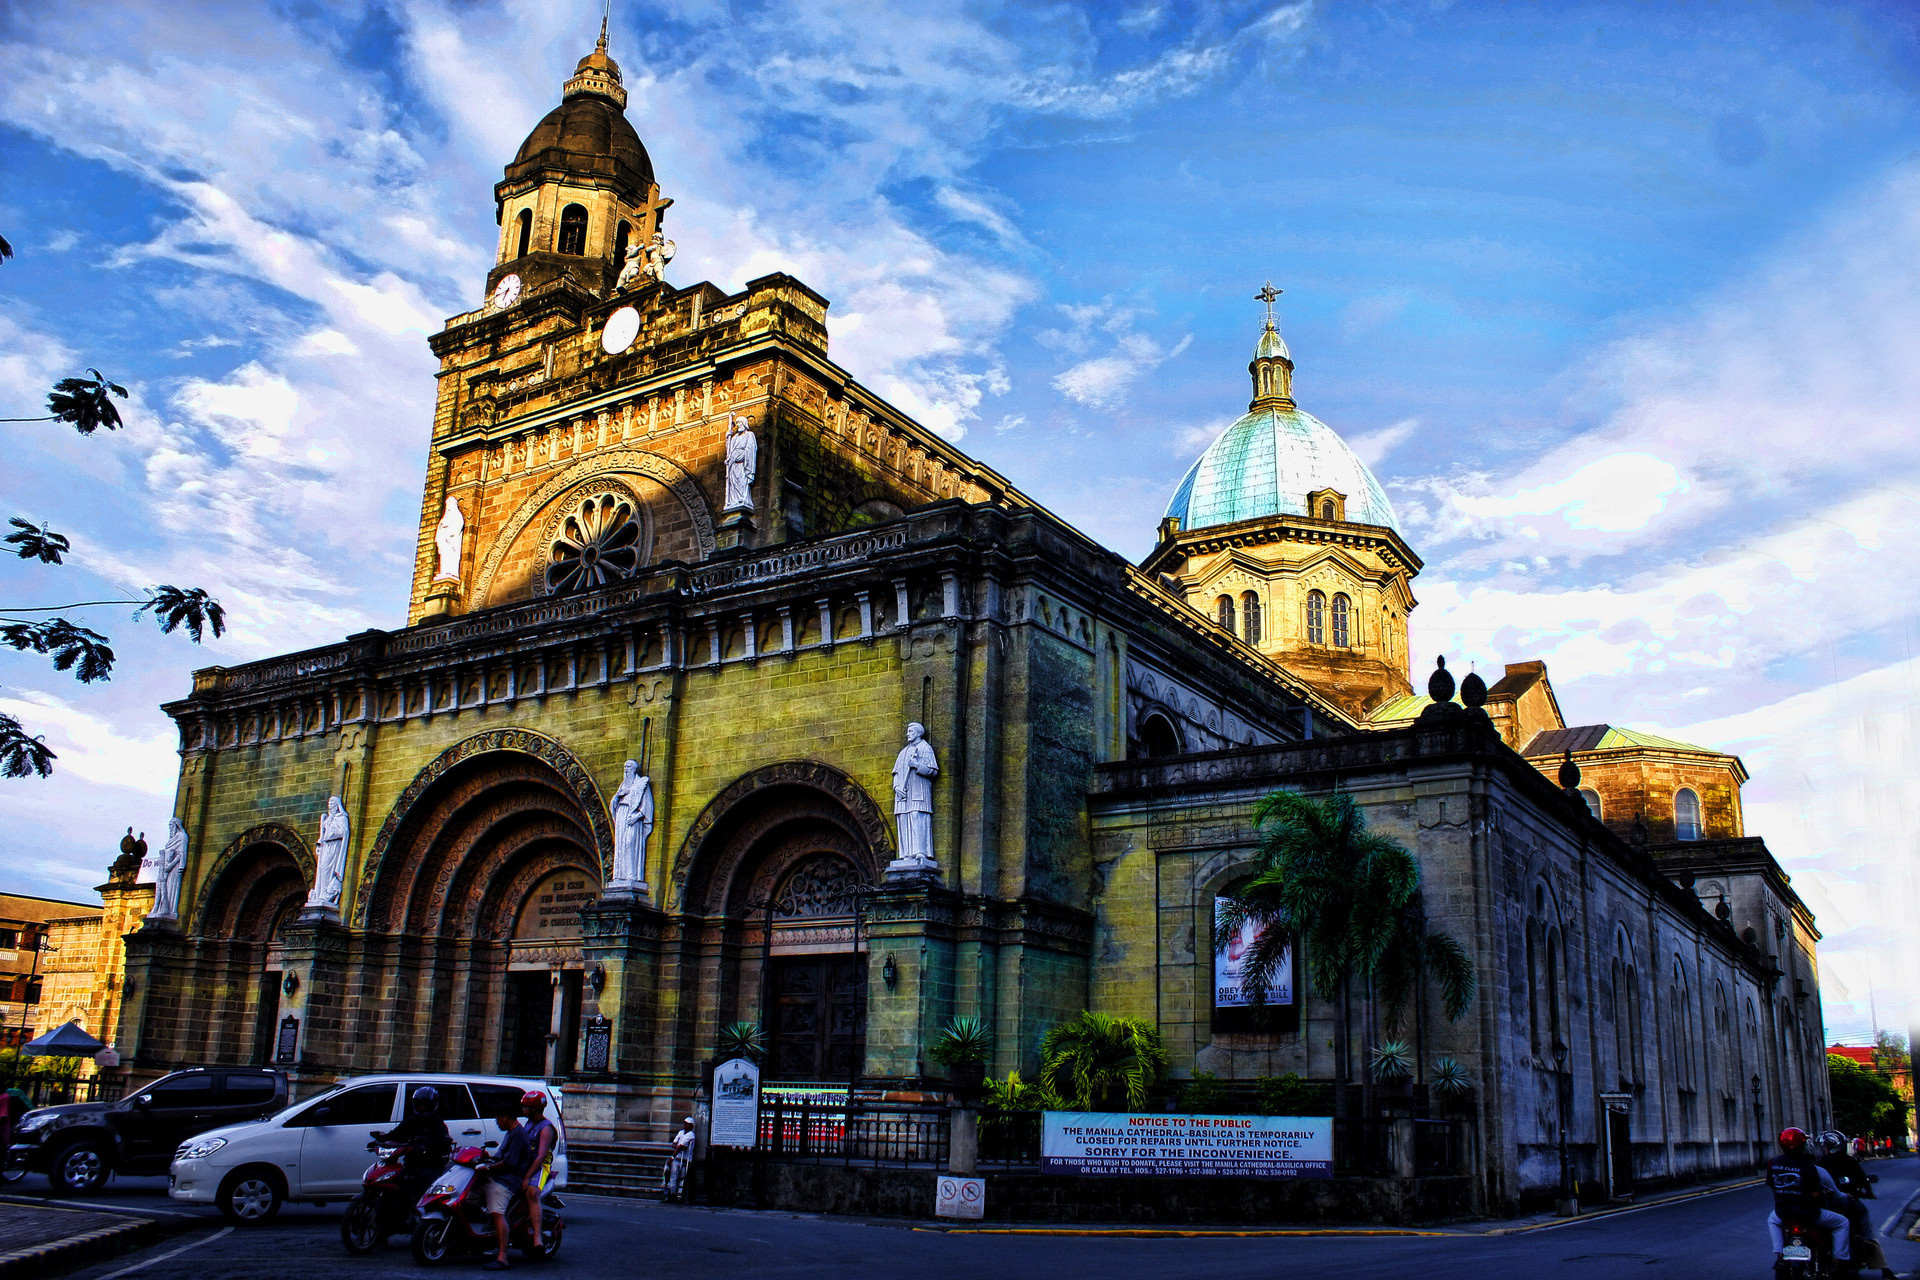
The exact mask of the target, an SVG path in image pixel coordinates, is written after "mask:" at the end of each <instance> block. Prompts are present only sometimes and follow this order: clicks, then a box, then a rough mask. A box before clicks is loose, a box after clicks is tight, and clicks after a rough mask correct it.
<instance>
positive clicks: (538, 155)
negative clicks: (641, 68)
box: [507, 25, 653, 192]
mask: <svg viewBox="0 0 1920 1280" xmlns="http://www.w3.org/2000/svg"><path fill="white" fill-rule="evenodd" d="M626 105H627V90H626V88H625V86H624V85H623V84H622V83H621V80H620V64H619V63H617V62H615V61H614V60H613V59H612V58H611V57H609V56H608V54H607V32H606V28H605V26H604V25H602V27H601V30H600V40H599V43H598V44H596V45H594V47H593V52H591V53H589V54H588V55H587V56H586V57H584V58H582V59H580V62H579V65H578V66H576V67H575V68H574V70H573V75H572V77H571V78H569V79H568V80H567V82H566V85H565V86H564V88H563V89H562V90H561V100H560V105H559V106H557V107H555V108H554V109H553V110H551V111H549V112H547V114H546V116H545V117H544V118H543V119H542V120H541V121H540V123H539V124H537V125H535V126H533V132H532V133H529V134H528V135H527V140H526V141H525V142H523V143H521V144H520V150H519V151H518V152H517V153H516V154H515V155H514V157H513V163H512V164H510V165H508V166H507V180H508V181H509V182H511V181H512V180H514V179H515V178H519V177H523V176H526V175H529V174H534V173H537V172H538V171H540V170H542V169H560V170H565V171H568V172H572V173H583V174H601V175H604V176H607V177H611V178H616V179H619V180H622V181H625V182H628V183H631V184H634V185H635V186H637V187H638V188H639V189H640V190H641V191H643V192H644V191H645V189H646V188H647V187H648V186H650V185H652V183H653V160H652V159H651V158H650V157H649V156H648V155H647V149H646V148H645V147H644V146H642V145H641V143H640V135H639V134H638V133H636V132H634V128H633V125H632V124H631V123H630V122H629V121H628V120H627V116H626Z"/></svg>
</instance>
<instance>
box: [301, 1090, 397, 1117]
mask: <svg viewBox="0 0 1920 1280" xmlns="http://www.w3.org/2000/svg"><path fill="white" fill-rule="evenodd" d="M393 1089H394V1087H393V1086H392V1085H390V1084H363V1085H361V1086H359V1087H358V1088H355V1089H348V1090H347V1091H345V1092H344V1093H337V1094H335V1095H334V1096H333V1097H332V1098H330V1099H328V1100H327V1104H326V1105H327V1113H326V1115H324V1116H321V1115H317V1114H315V1113H316V1112H318V1111H319V1108H318V1107H315V1108H314V1109H313V1110H312V1111H308V1112H307V1113H306V1114H304V1115H302V1116H301V1117H300V1119H299V1121H298V1122H297V1123H299V1124H302V1125H335V1124H385V1123H387V1122H388V1121H389V1120H391V1119H393Z"/></svg>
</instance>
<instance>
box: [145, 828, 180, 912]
mask: <svg viewBox="0 0 1920 1280" xmlns="http://www.w3.org/2000/svg"><path fill="white" fill-rule="evenodd" d="M186 870H187V828H186V825H185V824H184V823H182V822H181V821H180V819H178V818H169V819H167V842H166V843H165V844H163V845H161V846H160V858H159V861H157V862H156V863H154V867H153V910H151V911H149V912H147V919H148V921H155V920H158V921H162V922H167V923H171V922H173V921H176V920H178V919H179V918H180V877H181V876H182V875H184V874H186Z"/></svg>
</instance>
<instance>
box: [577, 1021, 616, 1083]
mask: <svg viewBox="0 0 1920 1280" xmlns="http://www.w3.org/2000/svg"><path fill="white" fill-rule="evenodd" d="M612 1051H613V1023H612V1022H610V1021H608V1020H607V1019H606V1018H603V1017H601V1016H600V1015H599V1014H595V1015H594V1016H593V1017H591V1018H588V1019H587V1052H586V1060H585V1061H584V1062H583V1063H581V1070H583V1071H605V1070H606V1069H607V1061H608V1059H609V1058H611V1057H612Z"/></svg>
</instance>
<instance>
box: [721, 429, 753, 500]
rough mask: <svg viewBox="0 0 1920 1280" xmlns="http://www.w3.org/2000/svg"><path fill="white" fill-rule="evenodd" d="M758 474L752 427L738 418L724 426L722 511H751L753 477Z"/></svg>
mask: <svg viewBox="0 0 1920 1280" xmlns="http://www.w3.org/2000/svg"><path fill="white" fill-rule="evenodd" d="M759 470H760V441H759V439H758V437H756V436H755V435H754V434H753V424H752V423H750V422H748V421H747V420H746V419H745V418H743V417H742V416H740V415H739V414H737V413H736V414H734V415H733V420H732V421H731V422H730V423H728V425H727V500H726V501H725V502H724V503H722V504H721V508H720V509H721V510H723V511H750V510H752V509H753V492H752V490H753V477H754V476H755V475H756V474H758V473H759Z"/></svg>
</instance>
